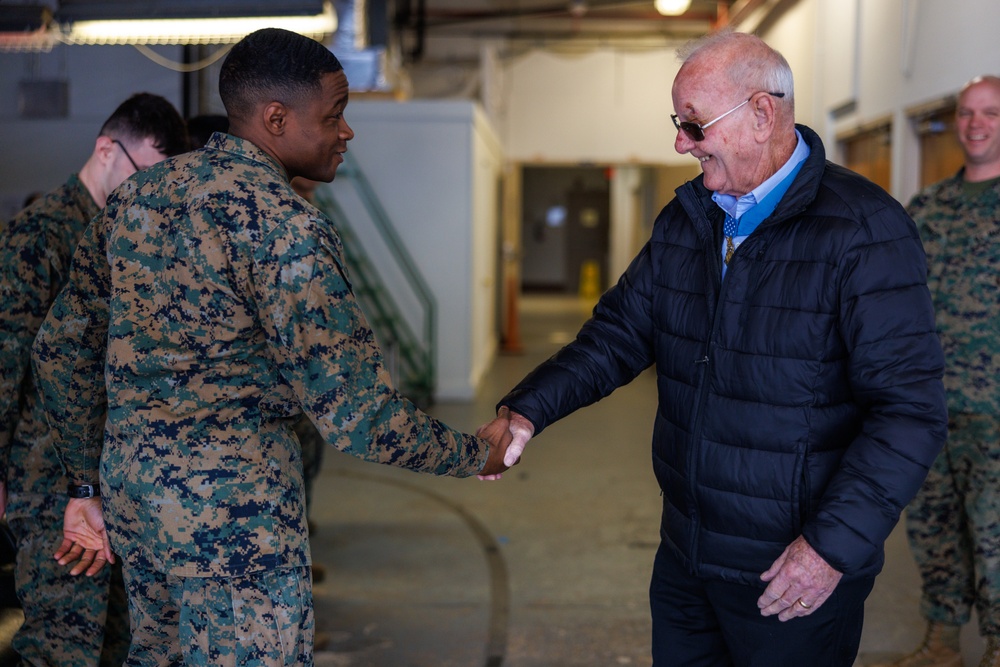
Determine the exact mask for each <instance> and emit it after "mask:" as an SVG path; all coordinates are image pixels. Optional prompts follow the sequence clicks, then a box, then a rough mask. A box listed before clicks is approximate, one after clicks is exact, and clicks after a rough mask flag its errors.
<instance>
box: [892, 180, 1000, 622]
mask: <svg viewBox="0 0 1000 667" xmlns="http://www.w3.org/2000/svg"><path fill="white" fill-rule="evenodd" d="M907 210H908V212H909V213H910V215H911V216H913V219H914V220H915V221H916V223H917V227H918V228H919V230H920V235H921V238H922V239H923V241H924V247H925V249H926V251H927V266H928V279H927V285H928V287H929V289H930V291H931V296H932V297H933V299H934V307H935V313H936V320H937V327H938V331H939V333H940V335H941V345H942V347H943V349H944V353H945V372H944V385H945V391H946V392H947V396H948V410H949V415H950V418H951V419H950V423H949V433H948V442H947V444H946V445H945V448H944V449H943V450H942V452H941V454H940V455H939V456H938V458H937V460H936V461H935V464H934V466H933V468H932V469H931V471H930V473H929V474H928V476H927V479H926V481H925V482H924V485H923V487H922V488H921V490H920V492H919V493H918V494H917V495H916V497H915V498H914V499H913V501H912V502H911V503H910V506H909V507H908V508H907V511H906V527H907V536H908V538H909V541H910V547H911V550H912V552H913V554H914V558H915V560H916V561H917V566H918V568H919V570H920V573H921V578H922V583H923V594H922V597H921V611H922V613H923V614H924V615H925V616H926V617H927V618H929V619H931V620H935V621H940V622H944V623H949V624H964V623H965V622H967V621H968V620H969V615H970V610H971V608H972V606H973V605H975V607H976V611H977V616H978V619H979V626H980V632H981V633H982V634H983V635H993V636H997V635H1000V483H998V480H1000V433H998V428H997V424H998V421H997V420H998V419H1000V335H998V332H1000V290H998V289H997V288H998V286H1000V283H998V282H997V276H998V275H1000V179H997V180H996V181H994V182H993V183H991V184H988V185H987V186H986V187H985V188H983V187H980V188H976V189H975V190H974V191H968V190H967V189H966V186H965V184H964V182H963V178H962V172H959V174H957V175H956V176H954V177H953V178H950V179H946V180H944V181H942V182H940V183H937V184H935V185H932V186H930V187H928V188H926V189H925V190H924V191H922V192H921V193H919V194H918V195H917V196H916V197H914V198H913V200H912V201H911V202H910V205H909V207H908V209H907Z"/></svg>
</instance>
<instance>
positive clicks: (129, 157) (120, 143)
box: [111, 139, 142, 171]
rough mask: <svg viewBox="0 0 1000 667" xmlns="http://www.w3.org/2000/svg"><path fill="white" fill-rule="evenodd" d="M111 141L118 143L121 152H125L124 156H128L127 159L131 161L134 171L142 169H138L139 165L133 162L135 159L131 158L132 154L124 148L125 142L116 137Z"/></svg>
mask: <svg viewBox="0 0 1000 667" xmlns="http://www.w3.org/2000/svg"><path fill="white" fill-rule="evenodd" d="M111 141H113V142H115V143H116V144H118V146H119V147H120V148H121V149H122V152H123V153H125V157H127V158H128V161H129V162H131V163H132V167H133V168H134V169H135V170H136V171H142V169H139V165H137V164H136V163H135V160H133V159H132V156H131V155H129V154H128V149H127V148H125V144H123V143H122V142H120V141H118V140H117V139H112V140H111Z"/></svg>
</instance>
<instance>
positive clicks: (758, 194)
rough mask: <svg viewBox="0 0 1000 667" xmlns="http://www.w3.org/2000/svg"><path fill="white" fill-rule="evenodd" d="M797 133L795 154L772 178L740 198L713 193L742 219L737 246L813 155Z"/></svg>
mask: <svg viewBox="0 0 1000 667" xmlns="http://www.w3.org/2000/svg"><path fill="white" fill-rule="evenodd" d="M795 137H796V139H797V140H798V141H797V142H796V144H795V150H794V151H792V155H791V157H789V158H788V160H787V161H786V162H785V164H783V165H781V168H780V169H778V171H776V172H774V174H772V175H771V177H770V178H768V179H767V180H766V181H764V182H763V183H761V184H760V185H758V186H757V187H756V188H754V189H753V190H751V191H750V192H748V193H747V194H745V195H743V196H742V197H739V198H737V197H735V196H733V195H724V194H719V193H718V192H713V193H712V201H714V202H715V203H716V204H717V205H718V206H719V208H721V209H722V210H723V211H725V212H726V214H728V215H731V216H733V217H734V218H736V220H737V221H739V228H738V230H737V232H736V236H734V237H733V245H734V246H736V247H737V248H738V247H739V246H740V244H741V243H743V241H745V240H746V238H747V237H748V236H750V234H752V233H753V232H754V230H755V229H757V226H758V225H759V224H760V223H761V222H763V220H764V219H765V218H766V217H767V216H769V215H771V213H773V212H774V209H775V208H776V207H777V206H778V202H780V201H781V198H782V197H783V196H785V192H787V191H788V187H789V186H790V185H791V184H792V181H793V180H795V178H794V176H795V175H796V174H797V173H798V171H799V168H800V167H801V166H802V163H803V162H805V161H806V158H807V157H809V146H808V145H807V144H806V142H805V139H803V138H802V135H801V134H800V133H799V131H798V130H795ZM769 195H774V196H769ZM758 204H761V205H762V207H763V208H761V209H759V210H755V211H754V215H752V216H748V218H747V220H745V221H744V220H741V218H742V217H743V214H744V213H746V212H747V211H749V210H750V209H752V208H754V207H755V206H757V205H758ZM721 253H722V256H723V257H725V255H726V242H725V240H723V242H722V249H721ZM722 275H723V276H724V275H726V264H725V262H723V263H722Z"/></svg>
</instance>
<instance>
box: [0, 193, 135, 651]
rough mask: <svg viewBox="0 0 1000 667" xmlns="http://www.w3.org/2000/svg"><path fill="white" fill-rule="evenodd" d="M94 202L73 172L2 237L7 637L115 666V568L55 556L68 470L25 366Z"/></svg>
mask: <svg viewBox="0 0 1000 667" xmlns="http://www.w3.org/2000/svg"><path fill="white" fill-rule="evenodd" d="M99 210H100V207H99V206H98V205H97V203H96V202H94V199H93V197H91V195H90V193H89V192H88V191H87V189H86V187H85V186H84V185H83V183H81V182H80V179H79V177H78V176H77V175H75V174H74V175H73V176H71V177H70V178H69V180H68V181H67V182H66V183H65V184H64V185H63V186H62V187H60V188H58V189H56V190H54V191H52V192H51V193H49V194H47V195H46V196H45V197H43V198H42V199H41V200H40V201H37V202H35V203H34V205H33V206H31V207H30V208H28V209H26V210H24V211H22V212H21V213H19V214H18V215H17V216H16V217H15V218H14V219H13V220H11V221H10V223H9V224H8V226H7V228H6V229H5V231H4V232H3V234H2V236H0V276H2V278H0V290H2V292H0V323H2V325H0V329H2V335H3V338H2V345H3V348H2V350H3V351H2V354H0V367H2V369H3V370H2V375H0V419H2V420H3V428H2V429H0V462H2V472H3V475H4V477H3V479H4V480H5V481H6V483H7V497H8V505H7V520H8V523H9V524H10V528H11V530H12V531H13V533H14V535H15V538H16V540H17V550H18V552H17V564H16V569H15V581H16V586H17V594H18V598H19V599H20V601H21V606H22V607H23V609H24V617H25V619H24V623H23V624H22V626H21V628H20V629H19V630H18V632H17V634H16V635H15V636H14V639H13V646H14V648H15V649H16V650H17V652H18V653H19V654H20V656H21V660H22V662H23V663H24V664H26V665H54V666H59V667H63V666H75V665H80V666H83V665H97V664H102V665H120V664H121V663H122V661H123V660H124V659H125V655H126V653H127V651H128V611H127V607H126V603H125V591H124V588H123V586H122V582H121V568H120V567H115V568H113V569H111V570H107V571H105V572H101V573H100V574H98V575H97V576H95V577H93V578H86V577H73V576H71V575H70V574H69V568H67V567H65V566H62V565H59V563H57V562H56V561H55V559H54V558H53V554H54V553H55V551H56V549H57V548H58V547H59V545H60V544H61V543H62V539H63V534H62V525H63V511H64V510H65V508H66V502H67V497H66V485H67V479H66V477H65V475H64V474H63V470H62V466H61V465H60V463H59V459H58V457H57V456H56V451H55V449H54V448H53V447H52V438H51V435H50V432H49V427H48V423H47V421H46V419H45V415H44V412H43V411H42V407H41V404H40V403H39V401H38V396H37V392H36V390H35V382H34V380H33V378H32V376H31V372H30V366H29V355H30V351H31V343H32V341H33V340H34V338H35V333H36V332H37V331H38V328H39V326H40V325H41V323H42V320H43V319H44V318H45V314H46V313H47V312H48V309H49V306H50V305H51V304H52V301H53V299H55V297H56V294H57V293H58V292H59V290H60V288H61V287H62V286H63V284H64V283H65V282H66V279H67V277H68V275H69V267H70V262H71V260H72V257H73V250H74V248H75V247H76V244H77V242H78V241H79V240H80V236H81V235H82V234H83V230H84V228H85V227H86V226H87V224H88V223H89V222H90V220H91V219H92V218H93V217H94V216H95V215H97V212H98V211H99ZM112 576H113V581H111V580H110V578H111V577H112ZM109 598H110V603H109ZM105 625H107V628H108V629H107V633H105ZM102 647H103V656H102Z"/></svg>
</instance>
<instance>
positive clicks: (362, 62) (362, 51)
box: [331, 0, 391, 92]
mask: <svg viewBox="0 0 1000 667" xmlns="http://www.w3.org/2000/svg"><path fill="white" fill-rule="evenodd" d="M334 8H335V9H336V12H337V32H335V33H334V35H333V44H332V46H331V50H332V51H333V53H334V55H336V56H337V59H338V60H340V62H341V64H343V66H344V72H345V74H347V81H348V83H349V84H350V87H351V90H356V91H365V92H368V91H379V92H384V91H388V90H389V89H390V88H391V86H390V83H389V80H388V77H387V76H386V70H387V57H388V55H387V51H386V45H387V42H388V39H387V30H388V20H387V16H386V0H335V1H334Z"/></svg>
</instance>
